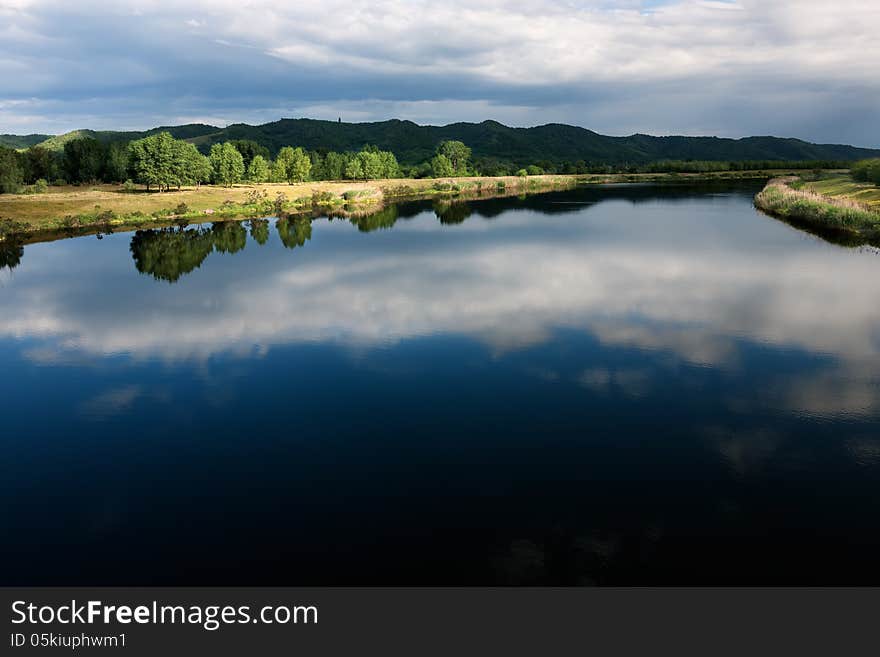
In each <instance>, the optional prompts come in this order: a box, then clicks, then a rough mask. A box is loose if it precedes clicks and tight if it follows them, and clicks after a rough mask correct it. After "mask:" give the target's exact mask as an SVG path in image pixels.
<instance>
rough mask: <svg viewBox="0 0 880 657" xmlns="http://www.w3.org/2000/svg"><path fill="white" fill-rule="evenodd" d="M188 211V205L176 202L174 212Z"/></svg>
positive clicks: (183, 212)
mask: <svg viewBox="0 0 880 657" xmlns="http://www.w3.org/2000/svg"><path fill="white" fill-rule="evenodd" d="M187 212H189V206H188V205H187V204H186V203H183V202H181V203H178V204H177V207H176V208H174V214H186V213H187Z"/></svg>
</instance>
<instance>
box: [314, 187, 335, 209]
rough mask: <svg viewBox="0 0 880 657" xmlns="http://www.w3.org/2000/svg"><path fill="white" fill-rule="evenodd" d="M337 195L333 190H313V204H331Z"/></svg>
mask: <svg viewBox="0 0 880 657" xmlns="http://www.w3.org/2000/svg"><path fill="white" fill-rule="evenodd" d="M334 198H335V196H333V193H332V192H326V191H325V192H319V191H317V190H315V191H314V192H312V205H331V204H332V203H333V200H334Z"/></svg>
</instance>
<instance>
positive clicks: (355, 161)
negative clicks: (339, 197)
mask: <svg viewBox="0 0 880 657" xmlns="http://www.w3.org/2000/svg"><path fill="white" fill-rule="evenodd" d="M345 177H346V178H348V179H349V180H360V179H361V178H363V177H364V165H363V162H362V161H361V159H360V158H359V157H358V156H357V155H352V156H351V157H350V158H349V160H348V162H346V163H345Z"/></svg>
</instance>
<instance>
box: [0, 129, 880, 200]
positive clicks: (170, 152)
mask: <svg viewBox="0 0 880 657" xmlns="http://www.w3.org/2000/svg"><path fill="white" fill-rule="evenodd" d="M865 162H866V163H857V164H856V165H855V166H854V168H853V175H854V176H860V179H862V180H873V178H871V176H874V177H876V176H877V175H878V174H877V173H876V172H877V170H878V166H877V164H876V162H877V160H867V161H865ZM872 162H873V163H874V164H871V163H872ZM850 164H851V163H848V162H838V161H826V160H822V161H803V162H791V161H777V160H760V161H741V162H729V161H697V160H666V161H660V162H653V163H648V164H644V163H641V164H639V163H636V164H625V163H624V164H608V163H602V162H588V161H584V160H578V161H576V162H567V161H563V162H554V161H538V162H534V163H522V162H511V161H505V160H501V159H498V158H493V157H477V158H474V157H473V155H472V151H471V149H470V148H469V147H468V146H466V145H465V144H464V143H463V142H461V141H453V140H450V141H443V142H441V143H440V144H439V145H438V146H437V148H436V151H435V153H434V155H433V157H431V158H430V159H429V160H426V161H424V162H421V163H419V164H415V165H411V166H406V165H401V164H400V163H399V162H398V161H397V158H396V156H395V155H394V153H392V152H391V151H382V150H380V149H379V148H377V147H376V146H370V145H366V146H364V147H363V148H362V149H361V150H360V151H358V152H345V153H338V152H335V151H329V150H326V149H317V150H313V151H308V150H305V149H303V148H300V147H293V146H284V147H283V148H281V149H280V150H279V151H278V152H277V153H276V154H275V156H274V158H273V157H272V156H271V153H270V151H269V149H268V148H266V147H265V146H263V145H261V144H259V143H258V142H256V141H253V140H248V139H239V140H232V141H227V142H224V143H217V144H213V145H212V146H211V147H210V150H209V151H208V153H207V154H203V153H202V152H200V151H199V149H198V147H197V146H196V145H194V144H192V143H190V142H187V141H183V140H180V139H175V138H174V137H172V136H171V135H170V134H169V133H167V132H161V133H157V134H153V135H150V136H148V137H144V138H142V139H138V140H135V141H131V142H112V143H109V144H105V143H103V142H101V141H99V140H97V139H94V138H90V137H84V138H80V139H75V140H71V141H68V142H67V143H65V144H64V149H63V151H61V152H55V151H52V150H49V149H47V148H44V147H41V146H33V147H31V148H29V149H27V150H23V151H16V150H14V149H11V148H6V147H2V146H0V193H3V192H6V193H13V192H20V191H31V192H41V191H45V189H46V187H47V186H48V185H49V184H56V185H61V184H94V183H98V182H106V183H124V182H126V181H130V183H129V184H131V185H133V184H134V183H140V184H143V185H145V186H146V187H147V188H148V189H151V190H160V191H162V190H167V189H171V188H175V187H176V188H180V187H182V186H198V185H200V184H202V183H213V184H215V185H224V186H230V185H235V184H237V183H241V182H250V183H263V182H287V183H295V182H303V181H306V180H372V179H379V178H397V177H408V178H449V177H457V176H468V175H475V176H511V175H519V176H531V175H540V174H545V173H546V174H569V175H572V174H575V175H576V174H594V175H596V174H598V175H602V174H614V173H669V172H678V173H705V172H718V171H744V170H756V169H768V170H772V169H782V168H799V169H829V168H845V167H848V166H850Z"/></svg>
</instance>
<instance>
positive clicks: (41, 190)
mask: <svg viewBox="0 0 880 657" xmlns="http://www.w3.org/2000/svg"><path fill="white" fill-rule="evenodd" d="M47 191H49V183H47V182H46V181H45V180H44V179H43V178H40V179H39V180H37V182H35V183H34V193H35V194H45V193H46V192H47Z"/></svg>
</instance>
